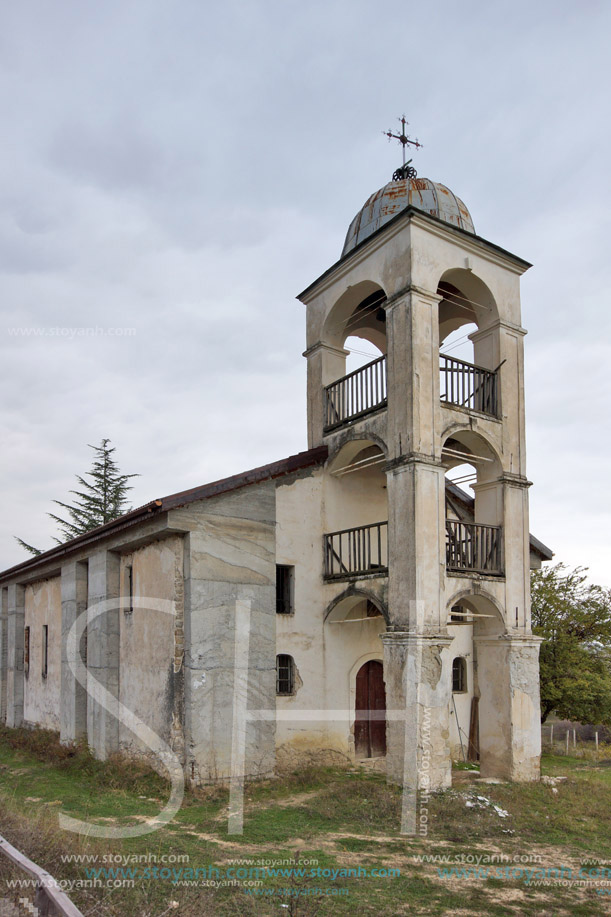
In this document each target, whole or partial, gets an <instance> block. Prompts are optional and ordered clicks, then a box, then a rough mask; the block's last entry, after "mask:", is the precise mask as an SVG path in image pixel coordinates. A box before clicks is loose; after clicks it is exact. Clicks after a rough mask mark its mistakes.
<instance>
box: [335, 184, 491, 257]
mask: <svg viewBox="0 0 611 917" xmlns="http://www.w3.org/2000/svg"><path fill="white" fill-rule="evenodd" d="M410 171H413V170H410ZM407 207H415V208H416V209H417V210H422V211H423V212H424V213H430V214H431V215H432V216H434V217H437V219H439V220H445V222H446V223H451V224H452V225H453V226H459V227H460V228H461V229H465V230H466V231H467V232H472V233H475V229H474V228H473V220H472V219H471V214H470V213H469V211H468V210H467V208H466V207H465V205H464V204H463V202H462V201H461V199H460V198H459V197H456V195H455V194H453V193H452V192H451V191H450V189H449V188H446V186H445V185H442V184H440V183H439V182H434V181H430V180H429V179H428V178H416V177H415V176H410V177H408V178H403V179H400V180H398V181H397V180H395V181H391V182H389V183H388V184H387V185H384V187H383V188H380V190H379V191H376V192H375V194H372V195H371V197H370V198H369V200H367V201H366V202H365V204H364V205H363V207H362V208H361V209H360V210H359V212H358V213H357V215H356V216H355V218H354V219H353V221H352V223H351V224H350V228H349V229H348V234H347V235H346V241H345V242H344V248H343V251H342V257H343V256H344V255H346V254H347V253H348V252H350V251H352V250H353V249H354V248H356V247H357V245H359V244H360V243H361V242H363V241H364V240H365V239H367V238H369V236H371V235H373V233H374V232H376V230H378V229H380V228H381V227H382V226H384V224H385V223H388V222H389V220H392V218H393V217H395V216H396V215H397V214H398V213H400V212H401V211H402V210H405V209H406V208H407Z"/></svg>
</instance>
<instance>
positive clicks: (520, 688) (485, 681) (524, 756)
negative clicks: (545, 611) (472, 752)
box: [473, 635, 541, 781]
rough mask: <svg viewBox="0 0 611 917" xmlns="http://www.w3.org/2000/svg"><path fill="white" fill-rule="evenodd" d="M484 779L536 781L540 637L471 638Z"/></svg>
mask: <svg viewBox="0 0 611 917" xmlns="http://www.w3.org/2000/svg"><path fill="white" fill-rule="evenodd" d="M473 642H474V644H475V648H476V654H477V681H478V688H479V692H480V701H479V741H480V771H481V775H482V777H501V778H503V779H505V780H517V781H527V780H538V779H539V774H540V770H539V768H540V759H541V711H540V698H539V646H540V643H541V638H540V637H533V636H526V637H522V636H507V635H504V636H500V637H475V638H474V641H473Z"/></svg>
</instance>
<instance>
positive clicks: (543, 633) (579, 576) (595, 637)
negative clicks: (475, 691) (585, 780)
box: [531, 564, 611, 725]
mask: <svg viewBox="0 0 611 917" xmlns="http://www.w3.org/2000/svg"><path fill="white" fill-rule="evenodd" d="M586 574H587V569H586V568H583V567H577V568H575V569H574V570H567V568H566V566H565V565H564V564H556V565H555V566H553V567H548V568H547V569H541V570H534V571H533V572H532V574H531V594H532V626H533V632H534V633H535V634H538V635H539V636H540V637H543V643H542V644H541V656H540V671H541V721H542V722H545V720H546V719H547V717H548V716H549V714H550V713H552V711H553V712H555V713H556V714H557V715H558V716H559V717H561V718H562V719H567V720H575V721H579V722H582V723H603V724H607V725H608V724H611V591H610V590H605V589H603V588H602V587H601V586H596V585H593V584H591V583H588V582H587V577H586Z"/></svg>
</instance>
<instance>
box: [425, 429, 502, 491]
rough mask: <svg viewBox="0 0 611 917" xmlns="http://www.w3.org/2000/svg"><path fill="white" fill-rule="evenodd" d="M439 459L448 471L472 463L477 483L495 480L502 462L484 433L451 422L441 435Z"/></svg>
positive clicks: (494, 446)
mask: <svg viewBox="0 0 611 917" xmlns="http://www.w3.org/2000/svg"><path fill="white" fill-rule="evenodd" d="M440 458H441V461H442V463H443V464H444V466H445V467H446V469H447V470H448V471H450V470H452V469H453V468H456V467H457V466H458V465H464V464H468V465H473V466H474V468H475V471H476V473H477V483H478V484H483V483H487V482H490V481H496V480H498V478H499V477H501V475H502V473H503V464H502V462H501V458H500V455H499V452H498V450H497V447H496V444H494V443H493V442H492V440H491V439H490V437H489V436H488V435H487V434H485V433H480V432H479V431H478V432H477V433H476V432H475V431H474V430H473V429H472V427H471V426H468V425H466V424H453V425H451V426H450V427H448V428H446V430H444V432H443V434H442V436H441V456H440Z"/></svg>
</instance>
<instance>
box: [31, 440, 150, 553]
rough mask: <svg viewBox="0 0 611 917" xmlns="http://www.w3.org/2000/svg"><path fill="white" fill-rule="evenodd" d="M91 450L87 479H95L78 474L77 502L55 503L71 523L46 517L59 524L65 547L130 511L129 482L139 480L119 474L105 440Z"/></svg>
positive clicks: (36, 551) (57, 540) (133, 476)
mask: <svg viewBox="0 0 611 917" xmlns="http://www.w3.org/2000/svg"><path fill="white" fill-rule="evenodd" d="M89 448H90V449H93V451H94V453H95V459H94V462H93V465H92V467H91V471H88V472H87V476H88V477H89V478H91V479H92V480H91V482H90V481H86V480H85V478H83V477H81V476H80V475H78V474H77V475H76V480H77V482H78V484H79V487H80V489H79V490H71V491H70V493H71V494H74V496H75V498H76V499H75V500H74V502H73V503H72V504H70V503H62V501H61V500H54V501H53V502H54V503H57V505H58V506H61V507H63V509H65V510H66V512H67V515H68V519H62V518H61V517H60V516H56V515H55V513H48V514H47V515H49V516H50V517H51V519H53V520H54V521H55V522H57V524H58V526H59V529H60V532H61V533H62V535H63V536H64V537H63V538H54V539H53V540H54V541H55V542H56V544H63V543H64V542H65V541H69V540H70V539H71V538H76V536H77V535H82V534H83V533H84V532H90V531H91V530H92V529H96V528H97V527H98V526H99V525H104V524H105V523H106V522H112V520H113V519H117V518H118V517H119V516H122V515H123V514H124V513H128V512H129V511H130V509H131V507H130V506H128V505H127V492H128V490H131V489H132V488H131V486H130V485H129V484H128V481H129V479H130V478H137V477H138V475H137V474H121V473H120V472H119V467H118V465H117V463H116V462H115V460H114V459H113V457H112V454H113V452H114V451H115V447H114V446H112V447H111V446H110V440H109V439H103V440H102V442H101V443H100V445H99V446H89ZM16 540H17V541H18V542H19V544H20V545H21V547H22V548H25V550H26V551H29V553H30V554H35V555H37V554H42V551H40V550H39V549H38V548H35V547H33V546H32V545H30V544H27V542H25V541H23V540H22V539H21V538H17V539H16Z"/></svg>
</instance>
